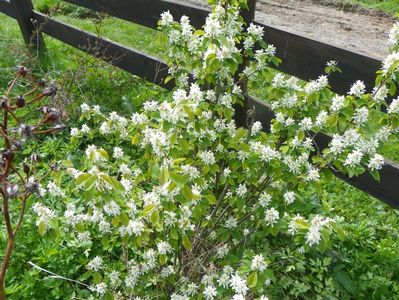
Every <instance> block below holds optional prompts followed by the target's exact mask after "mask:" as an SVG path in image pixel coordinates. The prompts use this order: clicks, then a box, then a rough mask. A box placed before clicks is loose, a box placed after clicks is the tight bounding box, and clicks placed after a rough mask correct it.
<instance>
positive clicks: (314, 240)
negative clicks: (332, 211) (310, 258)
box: [305, 215, 333, 246]
mask: <svg viewBox="0 0 399 300" xmlns="http://www.w3.org/2000/svg"><path fill="white" fill-rule="evenodd" d="M331 223H333V220H332V219H330V218H323V217H322V216H320V215H316V216H314V217H313V219H312V220H311V221H310V227H309V230H308V232H307V233H306V236H305V239H306V242H307V243H308V244H309V245H310V246H313V245H317V244H319V243H320V240H321V231H322V230H323V229H327V230H328V229H330V225H331Z"/></svg>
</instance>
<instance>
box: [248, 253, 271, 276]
mask: <svg viewBox="0 0 399 300" xmlns="http://www.w3.org/2000/svg"><path fill="white" fill-rule="evenodd" d="M266 268H267V263H266V261H265V259H264V258H263V255H262V254H259V255H255V256H254V257H253V258H252V262H251V270H252V271H260V272H263V271H264V270H266Z"/></svg>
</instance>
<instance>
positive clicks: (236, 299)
mask: <svg viewBox="0 0 399 300" xmlns="http://www.w3.org/2000/svg"><path fill="white" fill-rule="evenodd" d="M231 300H245V297H244V296H243V295H241V294H235V295H234V296H233V298H231Z"/></svg>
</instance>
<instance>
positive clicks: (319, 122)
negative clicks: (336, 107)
mask: <svg viewBox="0 0 399 300" xmlns="http://www.w3.org/2000/svg"><path fill="white" fill-rule="evenodd" d="M327 118H328V113H327V112H326V111H324V110H322V111H321V112H320V113H319V114H318V115H317V117H316V122H315V125H316V126H323V125H324V124H325V123H326V121H327Z"/></svg>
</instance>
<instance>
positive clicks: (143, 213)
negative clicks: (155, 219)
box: [140, 204, 155, 217]
mask: <svg viewBox="0 0 399 300" xmlns="http://www.w3.org/2000/svg"><path fill="white" fill-rule="evenodd" d="M154 207H155V204H149V205H147V206H146V207H144V209H143V210H142V211H141V213H140V216H141V217H145V216H148V215H149V214H150V213H151V211H152V210H153V209H154Z"/></svg>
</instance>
